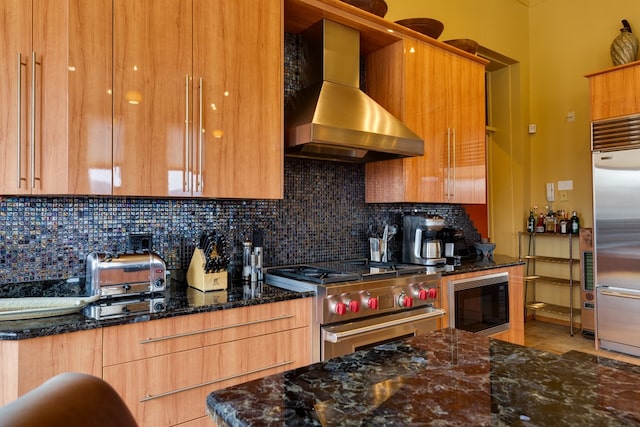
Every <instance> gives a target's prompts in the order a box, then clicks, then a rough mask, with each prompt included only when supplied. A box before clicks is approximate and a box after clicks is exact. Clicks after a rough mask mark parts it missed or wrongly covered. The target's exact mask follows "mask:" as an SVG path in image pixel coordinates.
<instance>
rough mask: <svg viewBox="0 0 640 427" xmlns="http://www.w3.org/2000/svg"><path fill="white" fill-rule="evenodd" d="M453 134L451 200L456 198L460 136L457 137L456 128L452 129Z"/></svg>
mask: <svg viewBox="0 0 640 427" xmlns="http://www.w3.org/2000/svg"><path fill="white" fill-rule="evenodd" d="M452 135H453V179H452V180H451V190H450V194H451V200H455V198H456V167H457V165H456V144H457V142H458V138H457V137H456V129H455V128H453V130H452Z"/></svg>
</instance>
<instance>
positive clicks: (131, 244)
mask: <svg viewBox="0 0 640 427" xmlns="http://www.w3.org/2000/svg"><path fill="white" fill-rule="evenodd" d="M152 249H153V236H152V235H151V234H148V233H134V234H129V241H128V242H127V250H128V251H133V252H137V251H144V250H147V251H150V250H152Z"/></svg>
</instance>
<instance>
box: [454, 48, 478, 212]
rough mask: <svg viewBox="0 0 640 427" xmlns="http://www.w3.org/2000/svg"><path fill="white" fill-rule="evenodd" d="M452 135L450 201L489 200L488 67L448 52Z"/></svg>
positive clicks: (472, 201)
mask: <svg viewBox="0 0 640 427" xmlns="http://www.w3.org/2000/svg"><path fill="white" fill-rule="evenodd" d="M446 62H447V71H446V73H445V75H446V76H455V78H450V79H449V81H448V83H447V85H446V86H447V88H449V91H450V92H449V93H448V94H447V102H448V104H449V105H448V108H447V111H448V119H447V123H448V129H450V132H453V134H452V135H451V138H450V153H451V156H450V160H449V171H448V173H449V175H448V180H450V181H449V184H448V185H445V188H446V189H447V190H448V191H447V193H448V197H447V201H449V202H454V203H486V163H487V162H486V143H485V107H484V105H485V104H484V100H485V86H484V67H483V66H482V65H481V64H478V63H476V62H472V61H469V60H468V59H465V58H462V57H459V56H457V55H453V54H447V61H446Z"/></svg>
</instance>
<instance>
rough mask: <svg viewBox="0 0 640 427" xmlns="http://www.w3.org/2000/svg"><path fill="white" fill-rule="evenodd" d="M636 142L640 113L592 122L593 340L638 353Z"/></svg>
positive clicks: (639, 157) (639, 176)
mask: <svg viewBox="0 0 640 427" xmlns="http://www.w3.org/2000/svg"><path fill="white" fill-rule="evenodd" d="M639 142H640V116H634V117H630V118H622V119H617V120H615V121H603V122H594V123H593V124H592V144H593V145H592V148H593V191H594V197H593V202H594V228H593V230H594V277H595V286H596V340H597V343H598V345H599V347H600V348H605V349H609V350H614V351H619V352H623V353H628V354H634V355H639V356H640V143H639ZM633 147H638V148H633Z"/></svg>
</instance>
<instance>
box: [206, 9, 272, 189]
mask: <svg viewBox="0 0 640 427" xmlns="http://www.w3.org/2000/svg"><path fill="white" fill-rule="evenodd" d="M282 25H283V24H282V5H281V1H280V0H236V1H226V0H196V1H194V61H195V71H194V79H197V82H194V88H198V87H199V86H200V85H201V87H200V90H199V93H198V94H194V96H193V98H194V99H195V100H196V101H197V102H196V103H197V105H195V104H194V111H196V113H195V116H196V117H195V119H194V124H196V128H195V129H194V141H193V146H194V151H195V154H196V155H195V159H194V163H195V164H194V194H197V195H202V196H206V197H240V198H282V196H283V161H284V160H283V147H284V145H283V139H282V135H283V132H282V123H283V118H282V114H283V103H284V101H283V41H282V39H283V30H282ZM200 118H202V119H201V121H200Z"/></svg>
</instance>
